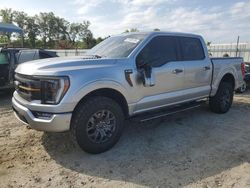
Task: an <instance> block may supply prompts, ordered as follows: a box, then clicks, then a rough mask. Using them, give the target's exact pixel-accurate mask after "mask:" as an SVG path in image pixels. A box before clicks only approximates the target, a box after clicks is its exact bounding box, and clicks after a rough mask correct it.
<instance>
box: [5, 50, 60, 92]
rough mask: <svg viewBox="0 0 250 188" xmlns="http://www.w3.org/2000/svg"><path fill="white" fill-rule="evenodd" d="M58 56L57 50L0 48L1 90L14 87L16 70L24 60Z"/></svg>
mask: <svg viewBox="0 0 250 188" xmlns="http://www.w3.org/2000/svg"><path fill="white" fill-rule="evenodd" d="M51 57H58V56H57V55H56V53H55V52H52V51H47V50H41V49H18V48H2V49H0V90H3V89H8V88H13V87H14V82H13V81H14V71H15V69H16V67H17V66H18V65H19V64H21V63H24V62H27V61H31V60H37V59H44V58H51Z"/></svg>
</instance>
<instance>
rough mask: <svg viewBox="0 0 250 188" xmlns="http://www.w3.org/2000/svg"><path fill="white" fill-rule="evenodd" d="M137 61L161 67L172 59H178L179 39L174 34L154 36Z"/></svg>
mask: <svg viewBox="0 0 250 188" xmlns="http://www.w3.org/2000/svg"><path fill="white" fill-rule="evenodd" d="M136 61H137V63H139V64H141V62H144V63H143V64H149V65H151V66H152V67H160V66H162V65H164V64H166V63H168V62H170V61H177V40H176V37H173V36H157V37H155V38H153V39H152V40H151V41H150V42H149V43H148V44H147V45H146V46H145V47H144V48H143V49H142V51H141V52H140V53H139V55H138V56H137V58H136Z"/></svg>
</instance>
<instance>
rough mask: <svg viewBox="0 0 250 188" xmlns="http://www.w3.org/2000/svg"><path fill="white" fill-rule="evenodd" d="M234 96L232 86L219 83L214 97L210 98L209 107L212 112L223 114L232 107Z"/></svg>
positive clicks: (226, 83)
mask: <svg viewBox="0 0 250 188" xmlns="http://www.w3.org/2000/svg"><path fill="white" fill-rule="evenodd" d="M233 96H234V89H233V84H231V83H228V82H221V83H220V86H219V88H218V91H217V93H216V95H215V96H213V97H210V99H209V106H210V109H211V111H212V112H215V113H218V114H223V113H226V112H228V110H229V109H230V108H231V106H232V102H233Z"/></svg>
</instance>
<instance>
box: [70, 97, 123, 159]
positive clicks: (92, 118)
mask: <svg viewBox="0 0 250 188" xmlns="http://www.w3.org/2000/svg"><path fill="white" fill-rule="evenodd" d="M123 121H124V115H123V111H122V109H121V107H120V105H119V104H117V103H116V102H115V101H114V100H112V99H110V98H107V97H93V98H90V99H88V101H87V102H85V103H83V104H80V106H79V107H78V108H77V110H76V111H75V112H74V115H73V119H72V124H71V133H72V135H73V137H74V139H75V141H76V142H77V143H78V144H79V146H80V147H81V148H82V149H83V150H84V151H86V152H88V153H94V154H96V153H102V152H104V151H107V150H108V149H110V148H111V147H113V146H114V145H115V144H116V143H117V141H118V140H119V138H120V136H121V133H122V130H123Z"/></svg>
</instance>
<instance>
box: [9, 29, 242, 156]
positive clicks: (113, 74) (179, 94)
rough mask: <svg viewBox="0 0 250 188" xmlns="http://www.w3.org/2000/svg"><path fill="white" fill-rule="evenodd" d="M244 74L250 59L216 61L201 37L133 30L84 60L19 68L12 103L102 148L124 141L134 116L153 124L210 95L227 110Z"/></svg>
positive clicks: (33, 118)
mask: <svg viewBox="0 0 250 188" xmlns="http://www.w3.org/2000/svg"><path fill="white" fill-rule="evenodd" d="M244 72H245V70H244V64H243V60H242V58H209V55H208V51H207V48H206V44H205V42H204V40H203V38H202V37H201V36H199V35H193V34H184V33H169V32H139V33H129V34H122V35H118V36H113V37H110V38H108V39H106V40H105V41H103V42H102V43H100V44H98V45H97V46H96V47H94V48H93V49H91V50H89V51H88V53H87V54H86V55H85V56H84V57H74V58H51V59H43V60H37V61H33V62H27V63H23V64H21V65H19V66H18V67H17V69H16V74H15V87H16V91H15V92H14V95H13V98H12V104H13V109H14V112H15V114H16V116H17V117H18V118H19V119H20V120H21V121H22V122H24V123H26V124H28V125H29V126H30V127H31V128H33V129H36V130H41V131H53V132H62V131H69V130H70V131H71V133H72V135H73V138H74V139H75V140H76V142H77V143H78V144H79V146H80V147H81V148H82V149H83V150H85V151H86V152H89V153H100V152H104V151H106V150H108V149H110V148H111V147H112V146H114V144H115V143H116V142H117V141H118V140H119V138H120V136H121V133H122V130H123V127H124V120H125V119H127V118H133V117H136V118H137V119H138V117H139V118H142V121H146V120H150V119H154V118H155V117H161V116H162V115H164V113H163V112H164V110H166V113H165V115H166V114H171V113H175V112H177V111H178V110H179V111H183V110H186V109H190V108H191V107H192V106H197V104H199V103H200V102H201V101H204V100H208V101H209V106H210V109H211V111H213V112H215V113H226V112H227V111H228V110H229V109H230V107H231V104H232V101H233V95H234V90H236V89H238V88H239V87H241V85H242V83H243V77H244ZM160 113H161V114H160ZM162 113H163V114H162ZM143 114H144V115H145V116H146V118H145V117H144V116H143ZM159 114H160V115H159ZM136 118H135V119H136Z"/></svg>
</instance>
